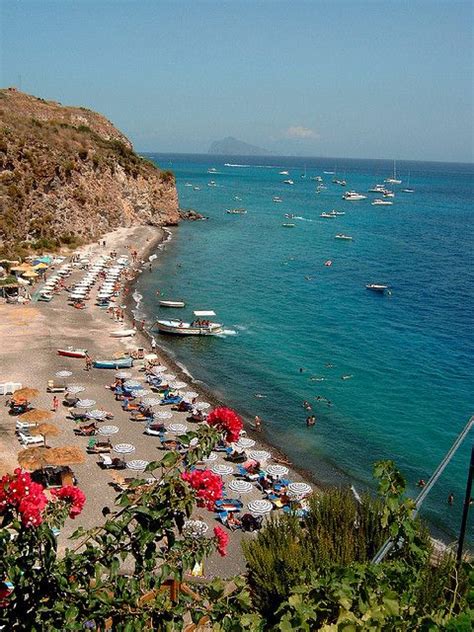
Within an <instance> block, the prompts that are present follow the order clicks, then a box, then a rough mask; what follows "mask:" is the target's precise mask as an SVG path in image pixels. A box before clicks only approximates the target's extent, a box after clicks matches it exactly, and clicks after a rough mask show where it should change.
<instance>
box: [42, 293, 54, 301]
mask: <svg viewBox="0 0 474 632" xmlns="http://www.w3.org/2000/svg"><path fill="white" fill-rule="evenodd" d="M53 298H54V296H53V294H52V293H51V292H41V294H40V295H39V296H38V301H44V302H46V303H49V302H50V301H52V300H53Z"/></svg>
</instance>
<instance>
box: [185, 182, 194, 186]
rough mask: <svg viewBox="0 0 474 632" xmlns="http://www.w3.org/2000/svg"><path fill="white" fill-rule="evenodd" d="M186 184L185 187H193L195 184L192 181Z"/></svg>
mask: <svg viewBox="0 0 474 632" xmlns="http://www.w3.org/2000/svg"><path fill="white" fill-rule="evenodd" d="M184 186H185V187H192V186H193V185H192V184H191V182H186V183H185V185H184Z"/></svg>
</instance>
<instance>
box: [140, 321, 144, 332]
mask: <svg viewBox="0 0 474 632" xmlns="http://www.w3.org/2000/svg"><path fill="white" fill-rule="evenodd" d="M140 325H141V329H142V331H143V330H144V329H145V321H144V320H142V322H141V323H140Z"/></svg>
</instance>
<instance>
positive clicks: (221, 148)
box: [207, 136, 273, 156]
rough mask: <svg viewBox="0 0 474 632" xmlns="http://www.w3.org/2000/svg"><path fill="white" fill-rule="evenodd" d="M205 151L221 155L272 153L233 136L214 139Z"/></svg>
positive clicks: (262, 154)
mask: <svg viewBox="0 0 474 632" xmlns="http://www.w3.org/2000/svg"><path fill="white" fill-rule="evenodd" d="M207 153H208V154H214V155H216V154H217V155H221V156H222V155H224V156H270V155H272V154H273V152H271V151H268V149H263V148H262V147H257V146H256V145H250V144H249V143H244V141H242V140H238V139H237V138H234V137H233V136H227V138H223V139H222V140H216V141H214V142H213V143H212V145H211V146H210V147H209V151H208V152H207Z"/></svg>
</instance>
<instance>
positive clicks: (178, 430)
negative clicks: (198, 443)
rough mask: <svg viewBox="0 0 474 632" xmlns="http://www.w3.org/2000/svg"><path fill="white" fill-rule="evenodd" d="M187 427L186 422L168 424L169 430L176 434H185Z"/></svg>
mask: <svg viewBox="0 0 474 632" xmlns="http://www.w3.org/2000/svg"><path fill="white" fill-rule="evenodd" d="M187 429H188V427H187V426H186V425H185V424H170V425H169V426H168V430H169V432H173V433H174V434H184V433H185V432H186V431H187Z"/></svg>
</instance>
